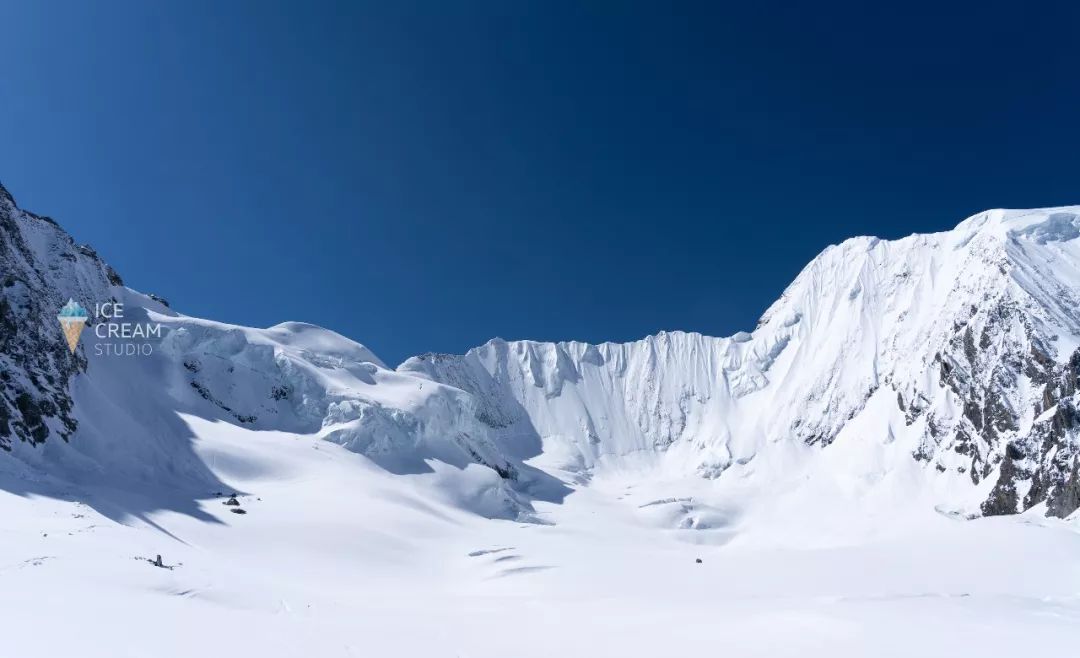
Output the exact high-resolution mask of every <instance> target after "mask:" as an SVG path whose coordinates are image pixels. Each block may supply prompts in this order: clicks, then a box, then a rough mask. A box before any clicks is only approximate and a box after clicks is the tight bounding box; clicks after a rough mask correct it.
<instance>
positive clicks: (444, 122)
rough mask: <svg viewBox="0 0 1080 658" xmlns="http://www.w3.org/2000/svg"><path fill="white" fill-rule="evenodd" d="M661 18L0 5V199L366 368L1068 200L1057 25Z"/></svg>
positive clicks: (703, 313)
mask: <svg viewBox="0 0 1080 658" xmlns="http://www.w3.org/2000/svg"><path fill="white" fill-rule="evenodd" d="M673 4H675V5H677V9H676V8H673V6H672V3H660V2H655V3H636V2H592V1H588V2H581V1H579V2H505V1H501V0H500V1H492V2H463V3H446V2H425V3H414V2H395V3H385V2H380V3H359V2H358V3H338V4H335V3H322V2H312V3H297V2H286V3H274V2H218V1H214V2H209V1H202V2H183V3H180V2H176V3H168V4H167V3H143V2H134V1H131V2H110V1H104V0H103V1H100V2H93V3H90V2H85V1H81V0H80V1H73V2H49V3H41V2H18V3H5V4H3V5H2V6H0V25H3V36H2V38H0V62H3V64H2V65H0V181H3V183H4V184H5V186H7V187H8V188H9V189H10V191H11V192H12V193H13V194H14V195H15V197H16V199H18V201H19V202H20V204H21V205H22V206H24V207H26V208H28V209H30V210H34V211H36V212H39V213H42V214H48V215H50V216H53V217H55V218H56V219H57V220H58V221H59V222H60V223H61V225H62V226H64V227H65V228H66V229H68V231H69V232H71V233H72V234H73V235H74V236H75V238H76V239H77V240H79V241H80V242H87V243H90V244H92V245H93V246H94V247H95V248H97V249H98V251H99V252H100V253H101V254H102V255H103V256H104V257H105V258H106V259H107V260H108V261H109V262H110V263H111V264H113V265H114V266H115V267H116V268H117V270H118V271H119V272H120V273H121V274H122V275H123V276H124V277H125V279H126V281H127V283H128V284H129V285H131V286H132V287H135V288H137V289H140V290H143V291H147V292H155V293H158V294H161V295H162V296H165V297H167V298H169V299H170V300H171V302H172V303H173V306H174V307H176V308H177V309H178V310H180V311H182V312H185V313H188V314H191V315H196V316H203V317H211V318H214V319H220V320H224V321H229V322H236V323H242V324H249V325H255V326H268V325H271V324H275V323H277V322H280V321H284V320H304V321H309V322H313V323H316V324H321V325H323V326H326V327H330V328H332V329H335V330H337V331H339V332H341V333H343V334H345V335H347V336H349V337H351V338H354V339H356V340H358V341H360V342H362V343H365V344H366V345H368V346H369V347H370V348H372V349H373V350H375V351H376V353H378V354H380V355H381V356H382V357H383V358H384V359H385V360H387V361H388V362H392V363H396V362H398V361H400V360H401V359H403V358H405V357H406V356H409V355H411V354H415V353H420V352H426V351H445V352H461V351H463V350H465V349H467V348H469V347H471V346H474V345H477V344H480V343H482V342H484V341H485V340H487V339H488V338H491V337H493V336H502V337H504V338H508V339H513V338H532V339H542V340H564V339H579V340H588V341H603V340H632V339H636V338H640V337H642V336H644V335H646V334H649V333H654V332H656V331H658V330H661V329H684V330H692V331H700V332H703V333H708V334H713V335H727V334H730V333H733V332H735V331H738V330H742V329H751V328H753V325H754V323H755V321H756V319H757V317H758V316H759V315H760V314H761V312H762V311H763V310H764V309H765V308H766V307H767V306H768V304H769V303H771V302H772V301H773V300H774V299H775V298H776V297H777V296H778V295H779V294H780V292H781V291H782V290H783V288H784V286H785V285H786V284H787V283H788V282H789V281H790V280H791V279H792V278H793V277H794V276H795V275H796V274H797V273H798V271H799V270H800V269H801V268H802V266H803V265H805V264H806V262H807V261H809V260H810V259H811V258H812V257H813V256H814V255H815V254H816V253H818V252H819V251H820V250H821V249H822V248H824V247H825V246H826V245H828V244H830V243H835V242H839V241H841V240H843V239H844V238H846V237H850V236H852V235H858V234H873V235H879V236H882V237H899V236H903V235H907V234H909V233H912V232H924V231H932V230H941V229H945V228H949V227H951V226H952V225H954V224H956V223H957V222H959V221H960V220H961V219H963V218H964V217H965V216H967V215H970V214H972V213H975V212H977V211H979V210H982V209H984V208H988V207H999V206H1005V207H1030V206H1047V205H1061V204H1067V203H1080V184H1078V181H1080V177H1078V173H1080V171H1078V169H1080V166H1078V160H1077V158H1078V154H1080V121H1078V119H1077V116H1078V108H1080V73H1078V72H1080V61H1078V60H1080V49H1078V48H1077V46H1076V39H1075V34H1074V33H1073V32H1074V28H1075V26H1076V25H1077V24H1080V21H1078V19H1080V11H1078V10H1077V9H1075V8H1071V7H1070V6H1069V5H1068V4H1064V3H1063V4H1060V5H1056V4H1042V5H1040V6H1039V7H1035V6H1027V5H1022V4H1020V3H1009V4H1005V3H1001V4H996V3H992V2H991V3H986V2H979V3H974V2H972V3H962V2H961V3H949V6H947V7H946V6H940V5H939V4H937V3H935V4H929V3H926V4H920V3H897V4H894V5H877V4H873V3H851V4H846V5H845V4H829V3H807V5H808V6H807V7H804V8H791V7H789V6H787V5H788V4H789V3H768V2H765V3H739V4H738V5H732V6H728V5H724V4H721V3H695V2H685V3H673ZM872 4H873V6H871V5H872ZM751 5H752V6H751Z"/></svg>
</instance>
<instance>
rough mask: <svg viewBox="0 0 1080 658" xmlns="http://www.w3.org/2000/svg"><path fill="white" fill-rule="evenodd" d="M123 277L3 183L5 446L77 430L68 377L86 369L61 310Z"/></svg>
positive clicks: (0, 268)
mask: <svg viewBox="0 0 1080 658" xmlns="http://www.w3.org/2000/svg"><path fill="white" fill-rule="evenodd" d="M119 280H120V277H119V276H118V275H117V274H116V273H115V272H114V271H113V270H112V268H110V267H109V266H108V265H106V264H105V263H104V262H102V261H101V259H100V258H99V257H98V256H97V254H96V253H94V252H93V250H91V249H89V248H87V247H80V246H79V245H76V244H75V242H74V241H73V240H72V239H71V237H70V236H68V235H67V234H66V233H64V231H63V230H62V229H60V227H59V226H57V224H56V222H54V221H52V220H51V219H48V218H45V217H39V216H37V215H34V214H32V213H28V212H25V211H22V210H20V209H19V208H18V207H16V205H15V201H14V199H13V198H12V196H11V194H9V193H8V192H7V190H5V189H3V187H0V449H3V450H7V451H10V450H11V449H12V441H15V440H18V441H25V442H28V443H31V444H38V443H42V442H44V441H46V440H47V439H49V438H50V437H53V436H55V437H59V438H60V439H63V440H67V439H68V438H69V437H70V436H71V434H72V433H73V432H74V431H75V428H76V420H75V418H74V415H73V413H72V403H71V398H70V396H69V394H68V384H69V382H70V379H71V377H72V376H74V375H75V374H76V373H78V372H81V371H84V370H85V369H86V359H85V357H84V356H83V354H82V348H81V347H80V348H79V350H77V351H76V352H75V354H71V353H70V352H69V350H68V347H67V344H66V343H65V341H64V336H63V333H62V331H61V329H60V324H59V322H58V321H57V319H56V315H57V312H58V311H59V309H60V307H61V306H62V305H63V304H64V302H65V301H67V299H68V298H69V297H70V298H74V299H76V300H78V301H80V303H82V304H83V305H84V306H85V305H89V304H93V303H95V302H99V301H108V300H109V299H110V298H111V295H112V293H111V286H112V285H114V284H113V282H114V281H119Z"/></svg>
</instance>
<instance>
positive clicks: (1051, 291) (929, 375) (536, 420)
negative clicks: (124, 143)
mask: <svg viewBox="0 0 1080 658" xmlns="http://www.w3.org/2000/svg"><path fill="white" fill-rule="evenodd" d="M0 196H2V197H3V198H0V229H2V231H0V232H2V233H3V236H2V238H3V241H2V242H0V264H3V265H4V271H5V275H6V279H5V284H4V286H3V288H2V289H0V306H2V307H3V310H4V311H5V312H4V314H3V316H4V317H5V318H9V319H10V318H17V319H18V321H17V322H15V321H11V320H9V321H8V322H7V323H6V325H5V327H6V329H5V331H6V333H4V334H3V336H0V346H10V347H8V348H7V349H5V350H4V354H2V355H0V357H2V358H3V359H5V368H6V370H8V371H9V372H11V373H17V375H18V376H16V377H12V378H9V379H8V380H7V381H6V383H5V387H4V390H3V400H2V404H0V412H2V414H0V445H2V446H3V447H5V449H6V450H8V451H11V450H12V449H13V448H18V449H17V450H15V452H16V453H17V455H16V456H17V457H19V458H20V459H24V460H28V461H29V462H32V463H36V464H38V465H39V466H40V467H41V468H43V469H46V470H47V469H49V468H52V467H51V466H49V463H48V460H47V459H45V457H44V454H45V453H49V455H50V457H49V459H55V460H60V461H61V462H65V463H66V462H67V461H71V460H72V459H74V458H73V457H70V456H69V455H68V453H69V452H70V453H72V454H75V453H78V455H79V459H78V460H76V461H78V462H79V463H84V464H90V465H94V464H96V465H97V466H91V467H90V468H91V469H92V470H93V469H95V468H96V469H97V470H99V471H100V470H103V469H105V470H108V469H114V470H119V471H123V472H125V473H127V474H128V475H130V476H131V477H134V478H136V479H138V478H144V477H146V474H147V473H151V477H152V469H150V470H148V468H147V467H146V466H145V464H144V465H140V464H139V463H133V462H130V461H124V460H119V459H117V458H115V457H114V456H111V455H109V454H108V451H109V443H108V441H109V440H108V438H107V437H105V436H96V435H94V432H93V431H91V430H87V433H88V434H87V436H88V437H93V438H85V439H84V438H83V437H82V435H81V434H80V433H79V430H78V428H79V427H80V424H82V426H85V427H96V428H101V427H106V426H109V425H110V424H116V423H117V422H118V421H116V420H115V417H113V416H109V417H108V418H103V417H99V416H100V414H101V413H103V412H99V411H96V410H95V409H94V408H93V407H95V406H101V404H102V402H101V400H100V398H88V397H85V396H86V395H88V394H89V393H88V391H91V390H112V389H113V388H114V387H115V388H116V390H118V391H120V390H123V391H127V390H128V389H127V388H120V385H119V383H118V382H119V381H120V380H121V378H125V379H127V380H135V381H148V382H149V381H155V382H159V383H165V384H166V385H165V386H162V387H158V388H152V390H149V391H148V392H146V395H147V396H148V398H147V400H146V401H145V404H146V405H148V406H149V407H152V408H156V409H160V410H161V413H174V412H183V413H194V414H197V415H199V416H202V417H206V418H214V419H218V420H221V421H224V422H228V423H232V424H238V425H241V426H247V427H250V428H252V429H255V430H274V431H287V432H293V433H296V434H297V435H304V436H310V437H312V438H316V439H325V440H329V441H333V442H335V443H339V444H341V445H344V446H346V447H347V448H349V449H350V450H353V451H354V452H358V453H360V454H363V455H365V456H367V457H368V458H370V459H372V460H373V461H374V462H375V463H377V464H379V465H380V466H382V467H383V468H385V469H387V470H389V471H391V472H393V473H400V474H403V475H405V474H415V473H422V472H427V471H429V470H430V469H431V463H432V461H431V460H435V461H437V462H443V463H447V464H451V465H455V466H456V467H458V468H465V466H466V465H467V464H471V463H475V464H479V465H481V466H485V467H488V468H490V472H491V476H490V477H488V476H484V477H481V478H480V479H479V480H475V481H473V482H472V484H470V486H472V487H479V488H476V489H475V491H474V494H470V495H469V497H468V500H467V501H465V502H463V503H462V504H464V505H466V506H467V507H469V508H470V509H474V510H475V511H477V512H478V513H480V514H483V515H489V516H497V517H508V518H522V519H530V518H534V517H533V516H532V513H533V506H532V501H534V500H558V499H560V497H561V496H564V495H565V493H566V492H565V490H564V488H563V486H562V485H560V484H558V482H557V480H559V479H561V478H565V477H570V478H571V479H573V478H577V477H584V476H587V475H588V474H590V473H592V472H594V471H595V470H596V469H598V468H609V467H612V466H613V465H617V464H618V463H620V462H621V461H626V460H641V459H644V460H646V461H648V462H649V463H650V464H652V466H650V468H655V469H656V471H657V473H667V474H669V475H670V476H672V477H703V478H706V479H711V480H715V481H716V482H718V486H720V487H721V488H723V487H725V486H735V485H734V484H727V483H728V482H729V481H734V480H738V481H740V482H743V483H744V484H745V486H750V487H752V488H756V489H757V490H759V491H761V492H763V495H771V493H770V492H772V491H774V490H775V489H776V487H777V486H778V485H777V483H778V482H780V481H788V480H791V479H792V478H793V477H795V474H796V473H801V472H802V471H801V470H799V469H792V468H791V466H790V463H791V462H790V458H789V457H785V456H784V455H787V454H788V453H790V454H791V455H801V457H799V458H798V459H800V460H803V462H805V466H804V467H800V468H805V469H807V471H808V472H809V471H810V470H812V469H813V468H817V466H813V465H814V464H818V463H819V462H820V463H821V464H825V465H826V466H822V468H829V469H833V468H836V469H838V470H837V473H838V475H837V477H840V478H847V479H853V481H855V480H860V479H861V478H864V477H866V476H867V475H868V474H869V473H877V472H881V473H883V474H884V475H883V476H882V477H884V478H885V479H886V480H889V479H890V478H892V479H896V480H900V479H904V478H907V479H910V478H915V479H916V480H919V481H920V482H921V483H922V484H920V485H919V486H921V487H923V488H925V489H926V490H927V491H932V492H933V497H935V501H936V502H935V504H937V503H940V504H943V505H945V506H946V507H950V508H955V509H961V510H966V511H965V513H981V514H986V515H995V514H1010V513H1018V512H1022V511H1026V510H1029V509H1032V508H1036V507H1038V508H1040V509H1043V511H1044V513H1045V514H1047V515H1050V516H1061V517H1064V516H1068V515H1070V514H1072V513H1073V512H1074V511H1075V510H1076V509H1077V508H1078V507H1080V478H1078V475H1077V458H1078V444H1080V413H1078V412H1077V407H1078V402H1080V399H1078V394H1077V379H1078V378H1080V314H1078V313H1077V312H1076V311H1075V309H1076V308H1078V307H1080V295H1078V293H1077V283H1078V282H1080V240H1077V238H1078V237H1080V219H1078V218H1080V207H1076V206H1063V207H1057V208H1051V209H1043V210H1031V211H1015V210H992V211H985V212H983V213H978V214H976V215H973V216H972V217H970V218H968V219H966V220H964V221H963V222H961V223H960V224H959V225H958V226H957V227H956V228H954V229H952V230H949V231H943V232H939V233H933V234H913V235H911V236H908V237H905V238H901V239H899V240H880V239H877V238H872V237H869V236H860V237H856V238H851V239H849V240H846V241H844V242H842V243H840V244H839V245H833V246H830V247H827V248H826V249H824V250H823V251H822V252H821V253H820V254H819V255H818V256H817V257H815V258H814V259H813V260H812V261H811V262H810V263H808V264H807V266H806V267H805V268H804V269H803V270H802V271H801V272H800V273H799V275H798V276H797V277H796V278H795V279H794V280H793V281H792V283H791V284H790V285H789V286H788V287H787V288H785V290H784V292H783V293H782V294H781V296H780V297H779V298H778V299H777V300H776V301H775V302H774V303H773V304H772V305H770V307H769V308H768V309H767V310H766V311H765V312H764V313H763V315H762V317H761V320H760V321H759V322H758V325H757V327H756V328H755V329H754V331H753V332H738V333H736V334H734V335H733V336H730V337H725V338H716V337H710V336H706V335H703V334H700V333H696V332H684V331H670V332H667V331H665V332H660V333H658V334H655V335H652V336H647V337H645V338H643V339H640V340H638V341H631V342H626V343H612V342H608V343H600V344H596V345H593V344H588V343H581V342H576V341H563V342H558V343H549V342H542V341H505V340H502V339H492V340H489V341H488V342H487V343H485V344H484V345H481V346H478V347H476V348H473V349H471V350H469V351H468V352H466V353H465V354H463V355H445V354H441V355H439V354H425V355H419V356H416V357H411V358H409V359H406V360H405V361H404V362H402V363H401V364H399V365H398V366H397V368H395V369H390V368H387V367H386V366H385V364H383V363H382V362H381V361H380V360H379V359H378V357H377V356H375V355H374V354H373V353H371V352H370V350H367V348H364V347H363V346H362V345H359V344H358V343H354V342H353V341H350V340H348V339H346V338H344V337H342V336H340V335H337V334H334V333H333V332H330V331H328V330H324V329H321V328H318V327H314V326H313V325H308V324H305V323H281V324H279V325H276V326H275V327H271V328H269V329H265V330H258V329H247V328H243V327H236V326H233V325H226V324H223V323H217V322H212V321H205V320H197V319H195V318H188V317H186V316H182V315H180V314H177V313H176V312H175V311H172V310H171V309H168V308H167V307H165V306H163V305H161V304H160V303H159V302H160V301H161V300H160V299H157V298H151V297H147V296H143V295H140V294H138V293H135V292H134V291H131V290H129V289H127V288H124V287H123V284H122V281H121V279H120V278H119V275H117V274H116V273H115V272H114V271H113V270H112V268H110V267H108V265H106V264H105V263H104V262H102V261H101V259H100V258H99V257H98V256H97V254H96V252H94V251H93V250H92V249H89V248H88V247H82V246H79V245H76V244H75V243H74V241H73V240H71V238H70V236H68V235H67V234H66V233H64V232H63V231H62V229H60V228H59V226H58V225H56V224H55V223H54V222H51V220H46V219H44V218H40V217H38V216H36V215H33V214H31V213H27V212H25V211H22V210H19V209H18V208H17V207H16V206H15V204H14V200H13V198H12V197H11V195H10V194H8V193H6V191H5V192H4V194H3V195H0ZM68 297H74V298H77V299H82V300H83V301H84V302H90V301H108V300H114V301H115V300H123V301H125V303H127V304H128V305H129V307H131V308H132V310H133V312H134V313H135V314H136V315H137V316H138V317H143V318H146V319H149V320H153V321H155V322H159V323H161V324H162V325H163V326H164V328H165V330H164V331H165V335H164V337H163V338H162V339H161V341H160V344H157V345H155V352H154V356H153V357H152V358H150V359H146V360H145V362H141V361H140V362H138V363H123V364H121V363H120V362H118V361H117V360H109V359H102V358H100V357H94V356H92V355H88V354H87V352H86V348H85V346H83V347H80V348H79V350H77V351H76V353H75V354H74V355H68V354H67V353H66V347H62V340H60V339H59V329H58V327H57V326H56V323H55V321H54V317H53V315H55V308H54V307H56V308H58V304H59V303H62V301H64V300H66V299H67V298H68ZM61 298H63V299H61ZM69 356H70V358H69ZM425 384H426V387H425ZM72 391H74V393H72ZM125 394H129V393H125ZM80 396H84V397H82V398H80ZM90 399H94V400H95V401H94V402H93V403H92V404H91V403H89V402H87V400H90ZM110 413H113V412H110ZM117 413H120V414H121V416H123V418H124V419H125V420H124V421H123V423H122V425H123V426H124V427H126V428H128V430H127V432H128V433H130V434H133V435H136V434H140V433H142V432H144V431H145V430H146V429H147V428H148V427H150V426H158V423H157V421H154V420H152V419H151V418H149V417H146V416H145V415H142V414H140V412H138V411H137V410H121V411H120V412H117ZM148 424H149V425H148ZM154 431H155V432H156V433H157V434H158V435H160V436H159V437H158V438H157V439H155V441H154V442H152V444H150V445H147V444H139V445H137V446H132V447H131V450H132V451H133V453H134V454H141V455H143V457H144V458H145V460H147V462H148V463H160V464H161V465H162V467H166V465H167V464H171V463H174V462H175V463H177V464H187V465H186V466H183V467H182V468H181V469H180V470H181V471H182V473H180V474H179V475H178V476H177V478H174V481H175V483H176V484H177V486H182V481H183V477H186V476H183V473H197V472H199V471H200V470H201V469H202V468H203V467H201V465H200V464H199V463H198V459H197V458H195V457H194V456H192V455H190V454H188V452H187V451H184V450H180V452H176V451H177V450H179V448H178V447H177V446H183V445H184V442H185V441H186V439H184V438H183V436H182V435H183V434H185V432H183V431H181V430H179V429H177V428H174V427H171V426H170V427H165V428H164V429H163V428H162V427H160V426H159V427H158V429H157V430H154ZM178 432H179V435H177V433H178ZM53 434H55V435H57V436H58V437H59V438H60V439H62V440H63V441H67V440H68V439H71V440H72V443H71V444H70V446H69V447H68V448H67V449H59V448H50V449H48V450H45V451H40V450H39V451H37V452H38V453H41V454H37V453H35V452H34V446H35V445H38V444H41V443H43V442H44V441H45V439H46V438H48V436H50V435H53ZM13 438H15V439H19V440H18V441H15V442H12V439H13ZM81 439H82V440H81ZM112 440H114V441H119V444H118V445H125V446H126V445H128V444H127V443H124V442H125V441H130V440H131V439H128V438H123V437H121V438H114V439H112ZM21 444H25V445H26V446H28V447H29V450H25V449H23V448H19V445H21ZM792 450H794V452H791V451H792ZM162 455H171V457H162ZM822 455H825V456H824V457H823V456H822ZM837 460H847V461H846V462H843V463H837V464H834V463H833V462H837ZM905 460H909V461H910V462H911V463H913V464H915V465H916V467H915V468H916V471H917V474H916V475H911V474H909V473H908V471H909V470H910V469H911V465H910V464H908V463H907V461H905ZM774 462H775V464H774ZM105 465H108V466H107V468H106V466H105ZM155 468H157V467H155ZM553 473H554V474H556V476H557V477H555V478H554V479H553V478H552V476H551V474H553ZM558 474H563V475H558ZM567 474H568V475H567ZM901 474H904V475H901ZM470 477H472V476H470ZM196 479H197V480H198V481H199V482H201V483H204V484H205V482H207V481H210V480H209V479H208V478H207V477H205V476H199V478H196ZM450 480H453V477H451V478H450ZM450 480H447V484H446V486H447V489H446V492H450V491H451V490H454V487H456V486H457V485H458V484H460V483H456V484H455V483H451V482H450ZM747 483H748V484H747ZM204 484H199V485H198V486H204ZM192 486H194V485H192ZM740 486H743V485H740ZM889 486H893V485H889ZM896 486H900V485H896ZM904 486H908V485H904ZM447 495H455V496H456V495H459V494H458V493H453V494H451V493H447Z"/></svg>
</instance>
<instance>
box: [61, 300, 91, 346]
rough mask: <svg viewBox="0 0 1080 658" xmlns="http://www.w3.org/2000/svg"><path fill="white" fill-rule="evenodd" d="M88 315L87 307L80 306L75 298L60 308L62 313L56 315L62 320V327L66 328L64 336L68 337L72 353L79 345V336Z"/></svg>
mask: <svg viewBox="0 0 1080 658" xmlns="http://www.w3.org/2000/svg"><path fill="white" fill-rule="evenodd" d="M87 317H88V316H87V313H86V309H85V308H83V307H82V306H79V303H78V302H77V301H75V300H74V299H69V300H68V302H67V304H64V307H63V308H61V309H60V315H57V316H56V319H57V320H59V321H60V328H61V329H63V330H64V338H65V339H67V344H68V349H70V350H71V353H72V354H74V353H75V348H76V347H77V346H78V345H79V336H80V335H81V334H82V330H83V325H85V324H86V319H87Z"/></svg>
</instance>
